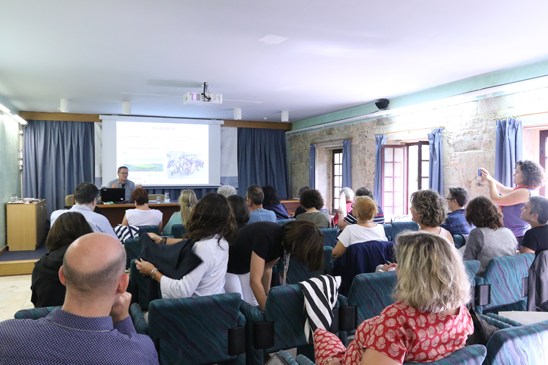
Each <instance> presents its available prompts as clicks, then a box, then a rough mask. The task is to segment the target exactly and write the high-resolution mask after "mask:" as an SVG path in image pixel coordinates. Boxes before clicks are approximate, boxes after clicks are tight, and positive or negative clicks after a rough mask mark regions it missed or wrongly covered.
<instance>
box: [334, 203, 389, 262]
mask: <svg viewBox="0 0 548 365" xmlns="http://www.w3.org/2000/svg"><path fill="white" fill-rule="evenodd" d="M352 214H353V215H354V217H356V220H357V223H356V224H351V225H348V226H347V227H346V228H345V229H344V231H342V232H341V234H340V235H339V241H338V242H337V245H336V246H335V248H334V249H333V253H332V254H331V257H334V258H337V257H341V256H342V255H344V253H345V252H346V249H347V248H348V246H350V245H353V244H355V243H360V242H368V241H387V239H386V234H385V232H384V226H383V225H382V224H376V223H373V218H374V217H375V214H377V204H375V202H374V201H373V199H371V198H370V197H368V196H358V197H356V201H355V202H354V203H353V204H352Z"/></svg>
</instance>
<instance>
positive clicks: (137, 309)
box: [129, 303, 148, 336]
mask: <svg viewBox="0 0 548 365" xmlns="http://www.w3.org/2000/svg"><path fill="white" fill-rule="evenodd" d="M129 315H130V317H131V320H132V322H133V326H134V327H135V331H137V333H139V334H141V335H147V336H148V324H147V323H146V321H145V316H144V314H143V310H142V309H141V306H140V305H139V304H138V303H133V304H132V305H131V307H129Z"/></svg>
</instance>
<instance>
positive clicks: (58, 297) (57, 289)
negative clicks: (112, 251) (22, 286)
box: [30, 212, 93, 308]
mask: <svg viewBox="0 0 548 365" xmlns="http://www.w3.org/2000/svg"><path fill="white" fill-rule="evenodd" d="M88 233H93V230H92V229H91V227H90V226H89V224H88V222H87V221H86V219H85V218H84V216H83V215H82V214H80V213H76V212H69V213H65V214H61V215H60V216H59V218H57V219H56V220H55V224H54V225H53V227H51V230H50V231H49V233H48V236H47V238H46V247H47V249H48V253H47V254H45V255H44V256H42V258H41V259H40V260H38V261H37V262H36V263H35V264H34V269H33V270H32V282H31V287H30V289H31V290H32V295H31V298H30V300H31V302H32V304H34V306H35V307H36V308H40V307H56V306H60V305H63V302H64V301H65V292H66V288H65V286H64V285H63V284H61V282H60V281H59V269H60V268H61V266H62V265H63V257H65V252H66V251H67V249H68V247H69V245H70V244H71V243H72V242H74V241H75V240H76V239H77V238H79V237H81V236H83V235H85V234H88Z"/></svg>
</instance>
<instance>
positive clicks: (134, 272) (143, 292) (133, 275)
mask: <svg viewBox="0 0 548 365" xmlns="http://www.w3.org/2000/svg"><path fill="white" fill-rule="evenodd" d="M129 277H130V279H131V282H132V283H133V284H135V285H136V286H137V303H139V306H140V307H141V309H142V310H144V311H146V310H148V304H149V299H148V282H147V280H151V279H150V278H146V277H145V276H144V275H143V274H141V273H140V272H139V270H138V269H137V266H136V265H135V260H131V263H130V267H129ZM161 297H162V293H161V291H160V286H159V285H158V298H161Z"/></svg>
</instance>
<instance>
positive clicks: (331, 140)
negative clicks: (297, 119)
mask: <svg viewBox="0 0 548 365" xmlns="http://www.w3.org/2000/svg"><path fill="white" fill-rule="evenodd" d="M345 139H352V137H348V138H338V139H330V140H329V141H320V142H312V144H319V143H329V142H337V141H344V140H345Z"/></svg>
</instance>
